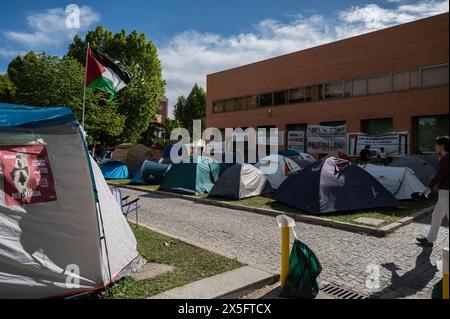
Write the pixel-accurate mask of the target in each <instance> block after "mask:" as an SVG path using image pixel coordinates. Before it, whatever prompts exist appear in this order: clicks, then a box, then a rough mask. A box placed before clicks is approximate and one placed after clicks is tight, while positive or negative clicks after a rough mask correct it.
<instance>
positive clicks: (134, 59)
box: [67, 27, 165, 142]
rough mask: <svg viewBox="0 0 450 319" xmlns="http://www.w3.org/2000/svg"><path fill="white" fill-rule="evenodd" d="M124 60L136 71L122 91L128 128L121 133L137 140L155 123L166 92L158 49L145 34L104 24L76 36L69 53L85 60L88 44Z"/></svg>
mask: <svg viewBox="0 0 450 319" xmlns="http://www.w3.org/2000/svg"><path fill="white" fill-rule="evenodd" d="M88 43H89V45H90V46H91V47H92V48H95V49H97V50H99V51H101V52H103V53H106V54H108V55H109V56H111V57H113V58H115V59H118V60H120V61H121V62H122V64H123V65H124V66H125V68H126V69H127V70H129V71H130V72H131V73H132V74H133V79H132V80H131V82H130V84H129V85H128V86H127V87H126V88H124V89H123V90H121V91H119V93H118V96H117V98H116V99H117V103H118V109H117V110H118V112H119V113H120V114H122V115H123V116H124V117H125V129H124V130H123V131H122V133H121V134H120V139H121V141H123V142H136V141H138V140H139V139H140V138H141V136H142V134H143V133H145V132H146V131H147V129H148V127H149V126H150V124H151V123H152V121H153V119H154V118H155V115H156V110H157V107H158V106H159V104H160V102H161V100H162V98H163V97H164V94H165V82H164V80H163V79H162V67H161V62H160V60H159V57H158V54H157V49H156V47H155V45H154V44H153V43H152V42H151V41H147V39H146V37H145V35H144V34H138V33H137V32H136V31H133V32H131V33H130V34H126V32H125V30H122V31H121V32H119V33H116V34H113V33H112V32H110V31H107V30H105V29H104V28H103V27H97V28H96V29H95V30H94V31H91V32H88V33H87V35H86V37H85V39H84V40H83V39H81V38H80V37H79V36H75V38H74V40H73V42H72V43H71V44H70V45H69V50H68V54H67V56H69V57H72V58H75V59H76V60H77V61H79V62H80V63H81V64H83V65H84V64H85V60H86V56H85V55H86V49H87V44H88Z"/></svg>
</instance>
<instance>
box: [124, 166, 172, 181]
mask: <svg viewBox="0 0 450 319" xmlns="http://www.w3.org/2000/svg"><path fill="white" fill-rule="evenodd" d="M171 167H172V166H171V165H169V164H162V163H157V162H154V161H149V160H145V161H144V163H143V164H142V165H141V167H140V168H139V169H138V170H137V171H136V174H135V175H134V177H133V179H132V180H131V183H132V184H147V185H159V184H161V181H162V180H163V178H164V176H166V174H167V172H169V170H170V168H171Z"/></svg>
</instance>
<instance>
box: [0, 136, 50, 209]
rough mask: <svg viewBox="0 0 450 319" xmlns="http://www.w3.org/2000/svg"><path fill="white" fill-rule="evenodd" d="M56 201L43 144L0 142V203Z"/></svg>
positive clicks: (15, 204) (27, 203)
mask: <svg viewBox="0 0 450 319" xmlns="http://www.w3.org/2000/svg"><path fill="white" fill-rule="evenodd" d="M50 201H56V191H55V183H54V180H53V174H52V170H51V167H50V161H49V158H48V154H47V150H46V148H45V145H42V144H39V145H0V205H4V206H25V205H30V204H36V203H45V202H50Z"/></svg>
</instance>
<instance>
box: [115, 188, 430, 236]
mask: <svg viewBox="0 0 450 319" xmlns="http://www.w3.org/2000/svg"><path fill="white" fill-rule="evenodd" d="M108 185H110V186H114V187H119V188H125V189H130V190H134V191H139V192H144V193H149V194H160V195H164V196H171V197H175V198H181V199H186V200H190V201H193V202H197V203H201V204H206V205H211V206H218V207H223V208H229V209H236V210H243V211H247V212H251V213H255V214H260V215H265V216H272V217H276V216H278V215H281V214H284V215H286V216H289V217H291V218H293V219H294V220H295V221H298V222H304V223H308V224H313V225H319V226H325V227H330V228H334V229H340V230H345V231H349V232H353V233H362V234H365V235H369V236H375V237H386V236H388V235H389V234H391V233H393V232H394V231H396V230H397V229H399V228H400V227H403V226H406V225H408V224H410V223H412V222H413V221H415V220H417V219H419V218H421V217H423V216H425V215H428V214H430V213H431V212H432V211H433V208H434V206H431V207H427V208H424V209H422V210H419V211H417V212H415V213H413V214H412V215H411V216H407V217H404V218H402V219H400V220H398V221H396V222H393V223H391V224H388V225H385V226H383V227H380V228H375V227H370V226H364V225H358V224H351V223H346V222H339V221H335V220H331V219H326V218H323V217H317V216H310V215H300V214H295V213H289V212H283V211H278V210H274V209H267V208H256V207H249V206H244V205H239V204H234V203H228V202H223V201H219V200H213V199H208V198H200V197H196V196H192V195H185V194H180V193H171V192H166V191H161V190H151V189H145V188H142V187H139V186H132V185H123V184H117V183H108Z"/></svg>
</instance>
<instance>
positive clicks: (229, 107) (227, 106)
mask: <svg viewBox="0 0 450 319" xmlns="http://www.w3.org/2000/svg"><path fill="white" fill-rule="evenodd" d="M233 111H234V99H230V100H225V102H224V112H233Z"/></svg>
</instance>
